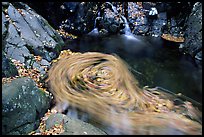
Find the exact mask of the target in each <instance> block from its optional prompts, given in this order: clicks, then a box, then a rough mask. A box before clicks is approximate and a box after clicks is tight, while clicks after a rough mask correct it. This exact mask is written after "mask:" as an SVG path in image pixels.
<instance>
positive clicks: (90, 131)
mask: <svg viewBox="0 0 204 137" xmlns="http://www.w3.org/2000/svg"><path fill="white" fill-rule="evenodd" d="M62 122H64V130H65V132H64V133H62V134H61V135H106V133H105V132H103V131H102V130H100V129H98V128H97V127H94V126H93V125H91V124H88V123H85V122H83V121H81V120H78V119H73V118H70V117H68V116H66V115H64V114H60V113H57V114H52V115H50V116H49V118H48V119H47V121H46V129H47V130H48V129H50V128H51V127H53V126H54V125H55V124H61V123H62Z"/></svg>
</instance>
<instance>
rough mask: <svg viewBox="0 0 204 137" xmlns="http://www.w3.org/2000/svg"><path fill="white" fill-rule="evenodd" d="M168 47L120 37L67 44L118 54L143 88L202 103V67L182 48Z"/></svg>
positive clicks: (152, 40)
mask: <svg viewBox="0 0 204 137" xmlns="http://www.w3.org/2000/svg"><path fill="white" fill-rule="evenodd" d="M167 44H168V43H166V42H165V41H163V40H162V39H161V38H154V37H142V36H136V39H129V38H127V37H126V36H125V35H119V36H112V37H105V38H96V37H94V38H93V37H85V38H82V39H77V40H73V41H69V42H67V45H68V46H67V47H66V48H67V49H70V50H72V51H75V52H88V51H97V52H102V53H108V54H117V55H118V56H120V57H121V58H122V59H124V60H125V61H126V62H127V63H128V64H129V66H130V69H131V72H132V73H133V74H134V76H135V77H136V79H137V80H138V81H139V83H140V85H141V87H143V86H150V87H155V86H159V87H162V88H165V89H167V90H170V91H172V92H174V93H182V94H183V95H185V96H188V97H190V98H192V99H194V100H196V101H198V102H200V103H202V67H201V66H198V65H197V64H196V63H195V62H194V60H193V59H192V58H191V57H190V56H189V55H183V54H182V53H180V52H179V50H178V47H173V46H177V45H176V44H175V45H167ZM66 48H65V49H66Z"/></svg>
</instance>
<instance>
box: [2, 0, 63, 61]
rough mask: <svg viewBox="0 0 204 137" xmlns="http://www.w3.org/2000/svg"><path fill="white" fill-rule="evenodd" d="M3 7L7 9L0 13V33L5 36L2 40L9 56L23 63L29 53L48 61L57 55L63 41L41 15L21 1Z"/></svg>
mask: <svg viewBox="0 0 204 137" xmlns="http://www.w3.org/2000/svg"><path fill="white" fill-rule="evenodd" d="M3 9H4V11H5V10H7V12H2V24H4V25H3V26H2V28H3V29H2V34H4V35H5V37H2V40H3V41H6V42H5V43H4V44H3V47H5V53H6V54H7V56H8V57H10V58H13V59H16V60H19V61H20V62H21V63H26V62H27V59H29V58H31V57H32V56H33V55H32V54H34V55H35V56H37V55H39V56H42V57H43V59H45V60H47V61H48V62H49V61H51V60H52V59H54V58H55V57H57V55H58V53H59V51H60V49H61V47H62V46H63V45H64V42H63V40H62V38H61V37H60V35H59V34H58V33H57V32H56V31H55V30H54V29H53V28H52V27H51V26H50V25H49V24H48V22H47V21H46V20H45V19H44V18H43V17H42V16H40V15H38V14H37V13H36V12H35V11H34V10H33V9H31V8H30V7H29V6H28V5H26V4H24V3H22V2H14V3H12V4H11V3H9V5H4V6H3ZM5 13H6V14H7V15H4V14H5ZM5 16H7V17H8V18H9V22H8V21H7V22H6V20H5V19H6V18H5ZM6 30H7V31H6Z"/></svg>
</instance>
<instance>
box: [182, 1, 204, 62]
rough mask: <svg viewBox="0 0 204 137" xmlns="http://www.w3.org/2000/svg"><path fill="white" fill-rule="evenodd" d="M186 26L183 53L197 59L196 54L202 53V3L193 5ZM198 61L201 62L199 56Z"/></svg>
mask: <svg viewBox="0 0 204 137" xmlns="http://www.w3.org/2000/svg"><path fill="white" fill-rule="evenodd" d="M186 26H187V28H186V30H185V42H184V49H185V52H187V53H189V54H190V55H192V56H193V57H195V56H196V58H198V53H199V52H201V53H202V3H200V2H197V3H195V5H194V7H193V10H192V12H191V14H190V16H189V18H188V20H187V23H186ZM199 54H200V53H199ZM199 60H202V56H199Z"/></svg>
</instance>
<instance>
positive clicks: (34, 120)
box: [2, 77, 51, 135]
mask: <svg viewBox="0 0 204 137" xmlns="http://www.w3.org/2000/svg"><path fill="white" fill-rule="evenodd" d="M50 102H51V97H50V95H48V94H47V93H45V92H43V91H42V90H40V89H38V88H37V87H36V85H35V83H34V82H33V80H32V79H30V78H27V77H24V78H18V79H16V80H13V81H12V82H11V83H7V84H4V85H2V134H15V135H16V134H28V133H29V132H31V131H32V130H35V129H37V127H38V126H39V123H40V118H41V117H42V116H43V115H44V114H45V112H46V111H47V109H48V108H49V107H50Z"/></svg>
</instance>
